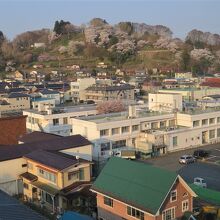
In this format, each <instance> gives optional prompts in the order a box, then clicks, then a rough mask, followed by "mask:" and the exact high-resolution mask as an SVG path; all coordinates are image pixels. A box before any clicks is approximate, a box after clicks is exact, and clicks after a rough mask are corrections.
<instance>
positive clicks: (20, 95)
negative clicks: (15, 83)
mask: <svg viewBox="0 0 220 220" xmlns="http://www.w3.org/2000/svg"><path fill="white" fill-rule="evenodd" d="M19 97H30V96H29V95H27V94H24V93H20V92H12V93H10V94H9V95H8V98H19Z"/></svg>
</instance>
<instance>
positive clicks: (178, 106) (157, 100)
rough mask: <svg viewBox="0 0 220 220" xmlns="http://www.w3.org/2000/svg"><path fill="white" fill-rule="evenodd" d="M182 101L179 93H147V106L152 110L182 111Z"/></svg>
mask: <svg viewBox="0 0 220 220" xmlns="http://www.w3.org/2000/svg"><path fill="white" fill-rule="evenodd" d="M182 102H183V101H182V95H181V94H174V93H173V94H167V93H150V94H149V95H148V106H149V109H150V110H152V111H163V112H173V111H182V109H183V105H182Z"/></svg>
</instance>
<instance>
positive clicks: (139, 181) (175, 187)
mask: <svg viewBox="0 0 220 220" xmlns="http://www.w3.org/2000/svg"><path fill="white" fill-rule="evenodd" d="M128 171H129V172H128ZM91 190H92V192H94V193H96V194H97V196H96V199H97V208H98V219H99V220H102V219H105V220H112V219H114V220H122V219H128V220H132V219H134V218H136V219H141V220H147V219H151V220H162V219H163V220H174V219H178V218H181V217H182V216H183V215H184V213H185V212H187V211H192V210H193V198H194V197H196V194H195V193H194V192H193V190H192V189H191V188H190V187H189V186H188V185H187V183H186V182H185V181H184V180H183V179H182V178H181V177H180V176H179V175H178V174H176V173H173V172H170V171H166V170H163V169H160V168H156V167H153V166H151V165H147V164H143V163H140V162H133V161H129V160H125V159H121V158H117V157H113V158H111V159H110V160H109V162H108V163H107V165H106V166H105V167H104V169H103V170H102V172H101V173H100V175H99V176H98V178H97V179H96V181H95V182H94V184H93V186H92V188H91Z"/></svg>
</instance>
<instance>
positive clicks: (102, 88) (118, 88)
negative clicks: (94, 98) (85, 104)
mask: <svg viewBox="0 0 220 220" xmlns="http://www.w3.org/2000/svg"><path fill="white" fill-rule="evenodd" d="M134 88H135V87H134V86H132V85H129V84H123V85H119V86H117V85H116V86H108V85H104V86H99V85H98V86H97V85H93V86H90V87H88V88H87V89H86V90H87V91H121V90H131V89H134Z"/></svg>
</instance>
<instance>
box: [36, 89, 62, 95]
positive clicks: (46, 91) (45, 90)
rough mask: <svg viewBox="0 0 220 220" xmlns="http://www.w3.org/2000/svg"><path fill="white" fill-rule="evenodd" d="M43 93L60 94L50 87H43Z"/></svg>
mask: <svg viewBox="0 0 220 220" xmlns="http://www.w3.org/2000/svg"><path fill="white" fill-rule="evenodd" d="M40 93H41V94H43V95H48V94H59V92H57V91H55V90H50V89H43V90H41V91H40Z"/></svg>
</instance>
